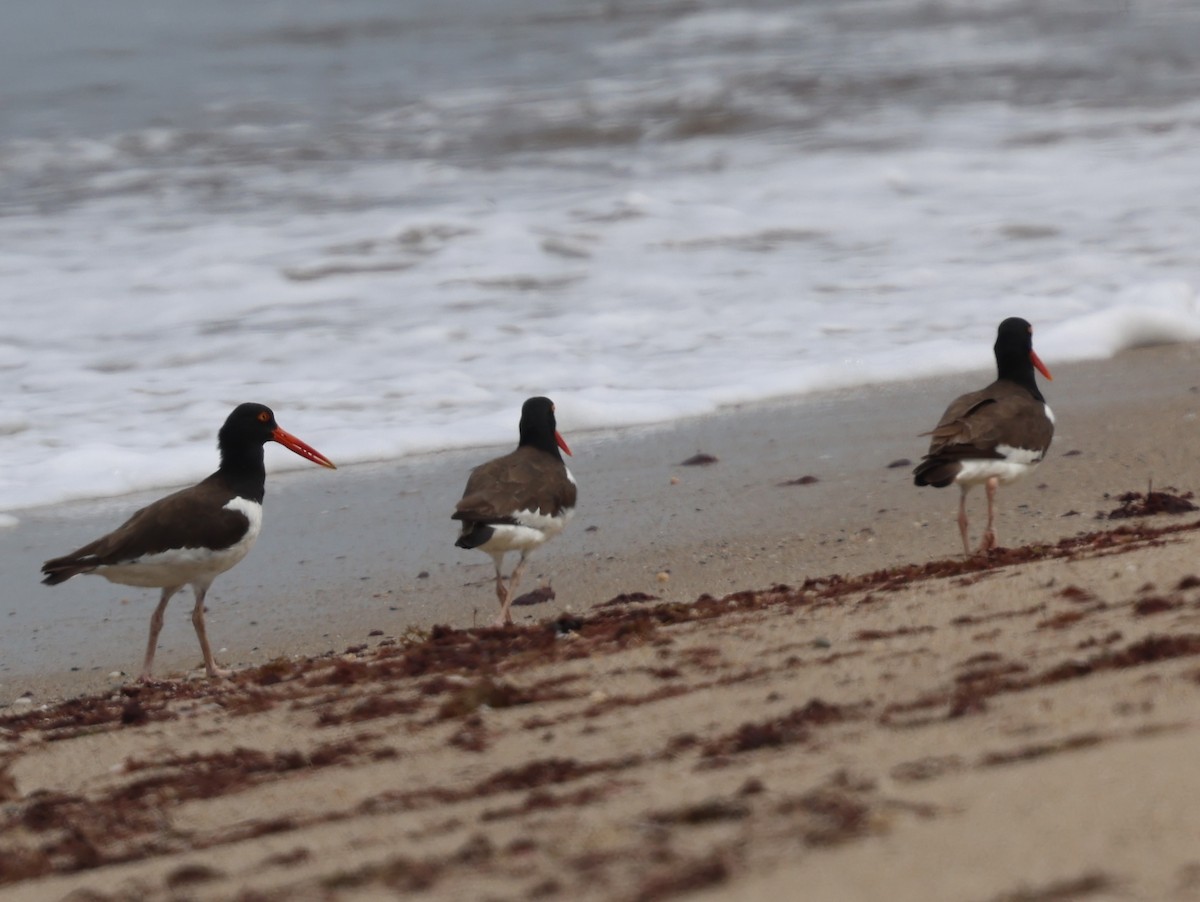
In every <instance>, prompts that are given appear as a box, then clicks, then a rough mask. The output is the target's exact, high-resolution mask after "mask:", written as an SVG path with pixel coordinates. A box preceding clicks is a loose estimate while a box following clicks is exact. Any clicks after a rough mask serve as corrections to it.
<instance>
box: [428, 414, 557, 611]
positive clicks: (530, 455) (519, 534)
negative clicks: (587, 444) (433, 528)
mask: <svg viewBox="0 0 1200 902" xmlns="http://www.w3.org/2000/svg"><path fill="white" fill-rule="evenodd" d="M520 432H521V440H520V442H519V443H518V445H517V450H516V451H513V452H512V453H511V454H505V455H504V456H503V457H497V458H496V459H494V460H489V461H488V462H487V463H485V464H480V465H479V466H478V467H476V468H475V469H474V470H472V471H471V476H470V478H469V479H468V480H467V488H466V491H464V492H463V496H462V500H461V501H459V502H458V506H457V507H456V509H455V511H454V514H453V515H452V517H453V519H455V520H461V521H462V532H461V533H460V534H459V537H458V541H456V542H455V543H454V544H455V545H457V546H458V547H459V548H478V549H480V550H481V551H486V552H487V553H488V554H490V555H491V556H492V562H493V563H494V564H495V565H496V597H497V598H498V599H499V600H500V614H499V616H498V617H497V618H496V623H495V625H496V626H503V625H505V624H508V623H512V613H511V608H512V602H513V598H514V597H515V595H516V588H517V582H518V581H519V580H520V578H521V570H522V569H523V568H524V567H525V559H526V558H527V557H528V556H529V553H530V552H531V551H533V550H534V549H535V548H537V547H539V546H540V545H543V544H544V543H546V542H548V541H550V539H552V538H554V537H555V536H556V535H558V534H559V533H560V532H562V530H563V527H564V526H566V525H567V521H568V520H570V519H571V515H572V514H574V513H575V477H573V476H572V475H571V471H570V470H568V469H567V465H566V464H565V463H564V462H563V459H562V455H561V454H560V453H559V449H560V448H561V449H562V450H563V451H565V452H567V454H570V453H571V449H570V448H568V447H567V443H566V442H565V441H563V437H562V436H561V435H559V434H558V428H557V424H556V422H555V419H554V403H553V402H552V401H551V400H550V399H549V398H530V399H529V400H528V401H526V402H525V403H524V405H522V407H521V425H520ZM509 551H519V552H520V553H521V558H520V560H518V561H517V565H516V567H514V568H513V572H512V575H511V576H509V578H508V585H507V586H505V584H504V573H503V565H504V555H505V554H506V553H508V552H509Z"/></svg>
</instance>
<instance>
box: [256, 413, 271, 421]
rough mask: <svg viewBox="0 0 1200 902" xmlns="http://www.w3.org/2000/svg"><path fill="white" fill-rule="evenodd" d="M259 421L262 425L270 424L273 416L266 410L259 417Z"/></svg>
mask: <svg viewBox="0 0 1200 902" xmlns="http://www.w3.org/2000/svg"><path fill="white" fill-rule="evenodd" d="M258 421H259V422H260V423H268V422H270V421H271V415H270V414H269V413H267V412H266V411H265V410H264V411H262V413H260V414H259V415H258Z"/></svg>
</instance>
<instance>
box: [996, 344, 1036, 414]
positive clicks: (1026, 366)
mask: <svg viewBox="0 0 1200 902" xmlns="http://www.w3.org/2000/svg"><path fill="white" fill-rule="evenodd" d="M997 364H998V373H997V375H998V376H999V378H1001V379H1005V380H1007V381H1009V382H1015V383H1016V384H1017V385H1019V386H1021V388H1023V389H1025V390H1026V391H1027V392H1029V393H1030V394H1031V395H1033V396H1034V397H1035V398H1036V399H1037V400H1039V401H1041V402H1042V403H1043V404H1044V403H1046V399H1045V397H1043V395H1042V392H1041V389H1039V388H1038V385H1037V377H1036V376H1035V375H1034V371H1033V361H1031V360H1030V359H1029V358H1028V357H1023V356H1022V357H1016V358H1008V359H1007V360H999V361H997Z"/></svg>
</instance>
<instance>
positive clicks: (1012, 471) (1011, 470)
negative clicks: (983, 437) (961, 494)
mask: <svg viewBox="0 0 1200 902" xmlns="http://www.w3.org/2000/svg"><path fill="white" fill-rule="evenodd" d="M996 450H997V451H999V452H1000V453H1001V454H1003V455H1004V459H1003V460H964V461H963V462H962V469H961V470H959V471H958V475H957V476H955V477H954V481H955V483H957V484H958V485H965V486H972V485H981V484H982V483H985V482H987V481H988V480H989V479H991V478H992V477H995V478H996V479H998V480H999V481H1000V484H1001V485H1007V484H1008V483H1010V482H1015V481H1016V480H1018V479H1020V478H1021V477H1022V476H1027V475H1028V474H1029V473H1031V472H1032V471H1033V469H1034V468H1035V467H1037V465H1038V463H1040V462H1041V459H1042V452H1041V451H1031V450H1029V449H1028V448H1012V447H1010V446H1008V445H999V446H997V448H996Z"/></svg>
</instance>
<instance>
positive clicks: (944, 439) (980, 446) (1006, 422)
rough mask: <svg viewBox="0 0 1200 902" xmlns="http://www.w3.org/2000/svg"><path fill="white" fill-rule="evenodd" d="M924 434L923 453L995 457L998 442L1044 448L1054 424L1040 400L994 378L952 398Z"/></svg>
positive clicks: (1052, 435) (1023, 390)
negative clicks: (984, 385)
mask: <svg viewBox="0 0 1200 902" xmlns="http://www.w3.org/2000/svg"><path fill="white" fill-rule="evenodd" d="M926 434H927V435H929V436H930V437H931V438H930V441H929V453H928V454H927V455H926V457H930V458H932V457H939V458H963V457H976V458H978V457H998V456H1000V455H999V454H998V452H997V451H996V448H997V446H998V445H1009V446H1012V447H1014V448H1027V449H1030V450H1041V451H1043V452H1045V450H1046V449H1048V448H1049V447H1050V441H1051V439H1052V438H1053V437H1054V424H1053V423H1051V422H1050V419H1049V418H1048V417H1047V416H1046V413H1045V404H1044V403H1043V402H1042V401H1039V400H1038V399H1037V398H1035V397H1033V395H1031V394H1030V393H1029V392H1028V391H1027V390H1025V389H1024V388H1022V387H1021V386H1019V385H1017V384H1015V383H1013V382H1008V381H1007V380H998V381H996V382H994V383H992V384H991V385H989V386H988V387H987V388H985V389H983V390H982V391H977V392H971V393H970V394H966V395H963V396H961V397H959V398H957V399H955V401H954V402H953V403H952V404H951V405H950V406H949V407H948V408H946V412H945V413H944V414H942V418H941V420H940V421H939V422H938V424H937V426H936V427H934V429H933V430H932V431H931V432H928V433H926Z"/></svg>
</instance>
